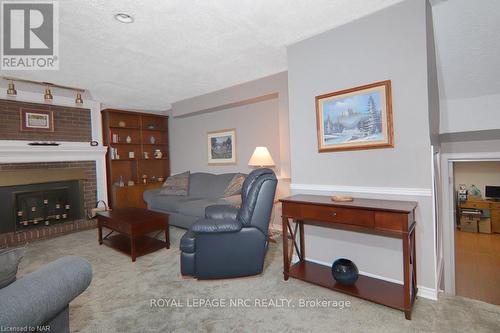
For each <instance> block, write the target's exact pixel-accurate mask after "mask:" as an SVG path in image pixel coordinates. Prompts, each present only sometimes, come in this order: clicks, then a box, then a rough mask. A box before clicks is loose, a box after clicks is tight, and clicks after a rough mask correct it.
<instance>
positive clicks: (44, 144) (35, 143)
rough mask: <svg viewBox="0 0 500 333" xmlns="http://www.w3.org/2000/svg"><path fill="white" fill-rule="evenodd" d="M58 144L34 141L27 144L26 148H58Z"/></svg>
mask: <svg viewBox="0 0 500 333" xmlns="http://www.w3.org/2000/svg"><path fill="white" fill-rule="evenodd" d="M59 145H60V143H57V142H45V141H36V142H30V143H28V146H59Z"/></svg>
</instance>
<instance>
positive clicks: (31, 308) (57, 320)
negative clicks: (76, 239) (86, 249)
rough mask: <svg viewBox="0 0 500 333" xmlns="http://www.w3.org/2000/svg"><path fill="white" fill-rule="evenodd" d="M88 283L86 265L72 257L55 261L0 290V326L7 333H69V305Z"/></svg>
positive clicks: (84, 261)
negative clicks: (35, 332) (31, 332)
mask: <svg viewBox="0 0 500 333" xmlns="http://www.w3.org/2000/svg"><path fill="white" fill-rule="evenodd" d="M91 280H92V267H91V266H90V264H89V262H88V261H87V260H85V259H83V258H80V257H76V256H67V257H63V258H61V259H58V260H55V261H53V262H51V263H49V264H48V265H46V266H44V267H42V268H40V269H38V270H37V271H35V272H33V273H31V274H27V275H25V276H23V277H21V278H19V279H17V280H16V281H15V282H13V283H11V284H9V285H8V286H6V287H4V288H2V289H0V326H1V327H3V328H4V329H5V330H10V331H11V332H17V331H16V328H18V329H21V330H23V329H25V330H26V331H27V332H30V331H32V330H37V331H45V332H52V333H66V332H69V303H70V302H71V301H72V300H73V299H74V298H76V297H77V296H78V295H80V294H81V293H82V292H83V291H85V289H87V287H88V286H89V284H90V281H91ZM44 326H45V327H46V328H43V327H44Z"/></svg>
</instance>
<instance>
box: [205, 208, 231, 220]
mask: <svg viewBox="0 0 500 333" xmlns="http://www.w3.org/2000/svg"><path fill="white" fill-rule="evenodd" d="M237 215H238V208H236V207H234V206H231V205H212V206H208V207H207V208H205V218H206V219H212V220H225V219H228V220H236V216H237Z"/></svg>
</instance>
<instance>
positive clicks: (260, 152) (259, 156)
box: [248, 147, 274, 167]
mask: <svg viewBox="0 0 500 333" xmlns="http://www.w3.org/2000/svg"><path fill="white" fill-rule="evenodd" d="M248 165H250V166H256V167H263V166H274V161H273V158H272V157H271V154H270V153H269V150H267V148H266V147H257V148H255V150H254V152H253V154H252V157H250V161H248Z"/></svg>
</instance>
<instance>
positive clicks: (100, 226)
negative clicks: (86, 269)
mask: <svg viewBox="0 0 500 333" xmlns="http://www.w3.org/2000/svg"><path fill="white" fill-rule="evenodd" d="M97 234H98V237H99V245H102V224H101V222H100V221H99V218H98V219H97Z"/></svg>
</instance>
